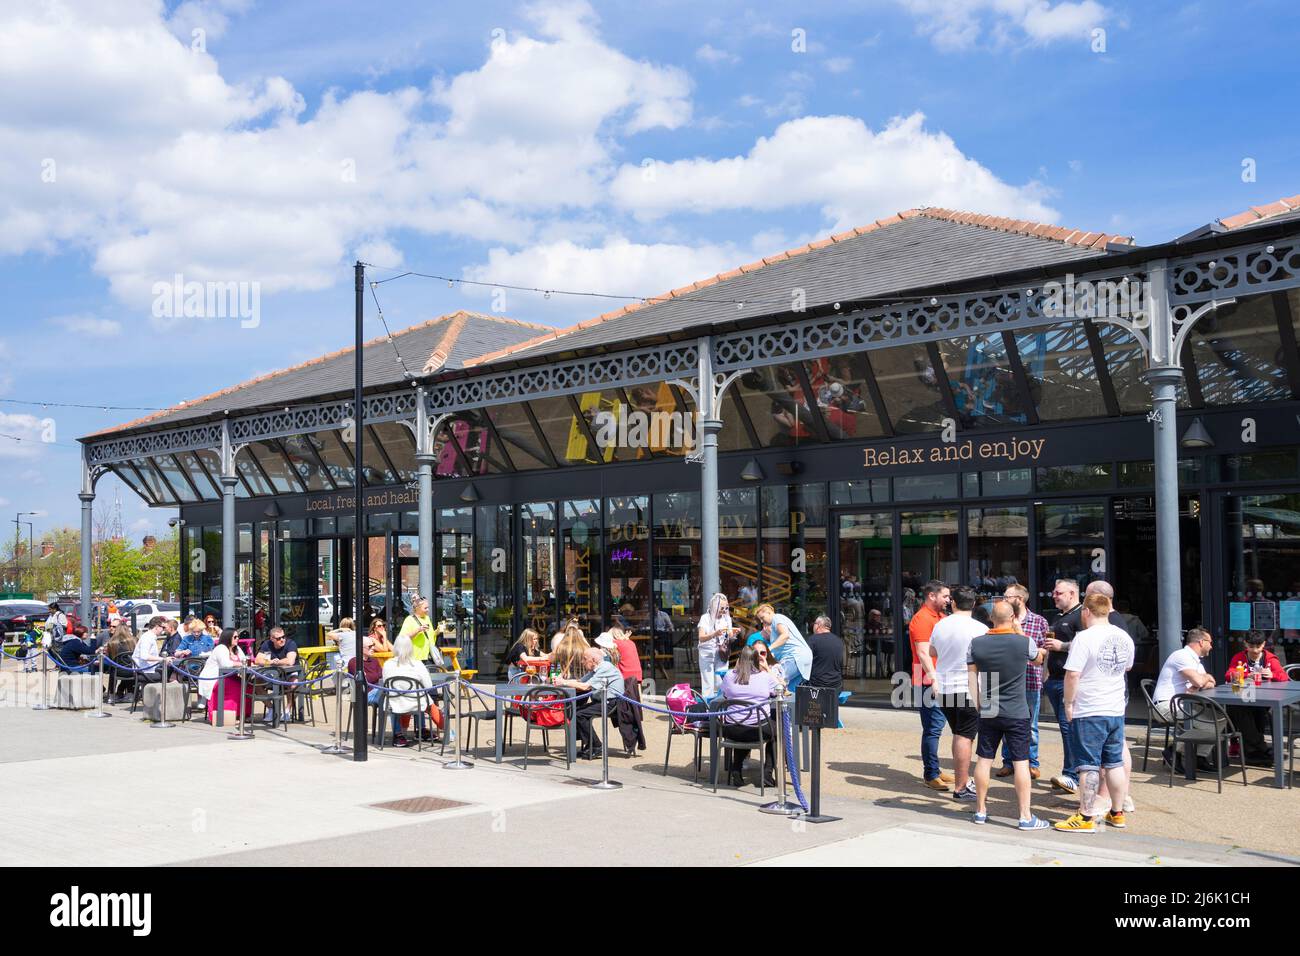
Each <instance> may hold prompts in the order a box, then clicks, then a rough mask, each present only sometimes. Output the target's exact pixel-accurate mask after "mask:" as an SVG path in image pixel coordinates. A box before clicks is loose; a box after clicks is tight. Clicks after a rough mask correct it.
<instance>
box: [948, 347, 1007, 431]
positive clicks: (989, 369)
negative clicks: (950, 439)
mask: <svg viewBox="0 0 1300 956" xmlns="http://www.w3.org/2000/svg"><path fill="white" fill-rule="evenodd" d="M939 354H940V355H941V356H942V358H943V365H944V368H945V369H946V371H947V373H948V380H949V382H950V383H951V384H952V395H953V403H954V404H955V405H956V406H957V415H958V417H959V418H960V420H961V424H962V426H963V427H965V428H970V427H974V426H979V425H1001V424H1020V423H1023V422H1026V421H1028V416H1027V415H1026V413H1025V407H1024V402H1023V401H1022V399H1021V396H1020V391H1019V389H1018V387H1017V385H1016V380H1015V376H1014V375H1013V374H1012V371H1011V359H1010V358H1009V356H1008V355H1007V347H1006V343H1005V342H1004V341H1003V339H1002V334H1001V333H1000V332H995V333H992V334H990V335H977V336H972V337H970V338H964V339H951V340H948V341H944V342H940V343H939Z"/></svg>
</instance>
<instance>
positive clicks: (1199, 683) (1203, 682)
mask: <svg viewBox="0 0 1300 956" xmlns="http://www.w3.org/2000/svg"><path fill="white" fill-rule="evenodd" d="M1213 646H1214V638H1213V637H1212V636H1211V635H1210V632H1209V631H1207V630H1205V628H1203V627H1194V628H1192V629H1191V630H1189V631H1188V632H1187V636H1186V637H1184V638H1183V646H1182V647H1180V648H1179V649H1178V650H1176V651H1174V652H1173V653H1172V654H1170V655H1169V656H1168V657H1167V658H1166V659H1165V663H1164V665H1163V666H1162V667H1161V668H1160V673H1159V675H1158V676H1157V678H1156V685H1155V687H1154V689H1153V690H1152V693H1151V701H1152V703H1153V704H1154V705H1155V711H1156V713H1157V714H1158V715H1159V716H1160V717H1162V718H1164V719H1165V720H1166V721H1168V720H1170V719H1172V717H1171V711H1170V706H1169V704H1170V701H1172V700H1173V699H1174V697H1176V696H1177V695H1179V694H1195V693H1197V692H1198V691H1202V690H1211V689H1213V687H1214V678H1213V677H1211V676H1210V675H1209V674H1208V673H1206V670H1205V665H1204V664H1203V663H1201V661H1202V659H1203V658H1205V657H1208V656H1209V654H1210V651H1211V649H1212V648H1213ZM1193 727H1194V729H1197V730H1209V731H1213V730H1214V721H1213V719H1211V718H1209V717H1206V716H1202V717H1200V718H1198V719H1197V720H1196V721H1194V722H1193ZM1213 752H1214V745H1213V744H1197V745H1196V757H1197V764H1198V766H1200V767H1201V769H1203V770H1213V769H1214V764H1213V763H1212V762H1211V761H1210V754H1211V753H1213ZM1163 756H1164V760H1165V763H1175V769H1177V762H1179V761H1181V758H1182V755H1181V754H1179V755H1177V756H1175V754H1174V752H1173V746H1172V745H1171V746H1170V747H1168V748H1166V750H1165V752H1164V755H1163Z"/></svg>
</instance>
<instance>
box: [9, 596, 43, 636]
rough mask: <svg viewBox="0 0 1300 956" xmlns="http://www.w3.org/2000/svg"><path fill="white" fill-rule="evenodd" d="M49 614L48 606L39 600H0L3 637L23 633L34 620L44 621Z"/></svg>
mask: <svg viewBox="0 0 1300 956" xmlns="http://www.w3.org/2000/svg"><path fill="white" fill-rule="evenodd" d="M49 616H50V608H49V606H48V605H46V604H42V603H41V602H40V601H26V600H18V599H11V600H5V601H0V631H3V633H4V636H5V637H9V636H10V635H13V634H25V633H26V632H27V629H28V628H30V627H31V626H32V624H33V623H34V622H36V621H42V622H44V620H45V619H46V618H47V617H49Z"/></svg>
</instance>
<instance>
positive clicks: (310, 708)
mask: <svg viewBox="0 0 1300 956" xmlns="http://www.w3.org/2000/svg"><path fill="white" fill-rule="evenodd" d="M329 672H330V665H329V661H328V660H327V659H326V657H324V656H320V657H314V658H312V660H311V661H310V662H308V663H305V664H303V686H302V687H301V688H299V689H298V691H297V693H299V694H301V695H302V701H303V707H304V708H305V713H306V717H310V718H311V725H312V726H313V727H315V726H316V704H315V702H316V701H317V700H319V701H320V702H321V706H322V707H324V706H325V689H326V686H327V683H328V682H327V681H325V680H324V677H325V676H326V675H327V674H329ZM329 686H330V689H331V690H333V687H332V685H329ZM304 719H305V718H304Z"/></svg>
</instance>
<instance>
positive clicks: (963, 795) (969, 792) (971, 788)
mask: <svg viewBox="0 0 1300 956" xmlns="http://www.w3.org/2000/svg"><path fill="white" fill-rule="evenodd" d="M952 798H953V799H954V800H960V801H962V802H965V801H968V800H977V799H979V798H978V796H977V795H976V793H975V783H974V781H970V780H968V781H967V782H966V786H964V787H962V788H961V789H960V790H958V791H957V792H956V793H954V794H953V795H952Z"/></svg>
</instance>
